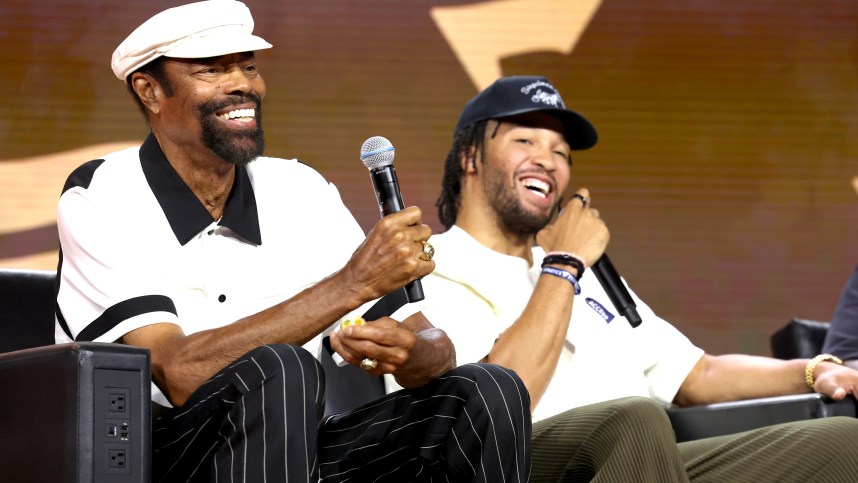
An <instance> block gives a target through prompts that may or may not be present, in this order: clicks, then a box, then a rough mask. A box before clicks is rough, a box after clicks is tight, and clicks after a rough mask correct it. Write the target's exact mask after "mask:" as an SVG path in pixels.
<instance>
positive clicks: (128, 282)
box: [57, 0, 530, 482]
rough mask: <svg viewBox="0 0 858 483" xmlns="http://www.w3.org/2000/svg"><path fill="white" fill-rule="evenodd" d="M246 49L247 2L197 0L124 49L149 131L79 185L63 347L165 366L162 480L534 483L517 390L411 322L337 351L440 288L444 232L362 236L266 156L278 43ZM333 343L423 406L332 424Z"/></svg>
mask: <svg viewBox="0 0 858 483" xmlns="http://www.w3.org/2000/svg"><path fill="white" fill-rule="evenodd" d="M252 30H253V19H252V17H251V15H250V12H249V10H248V9H247V7H246V6H245V5H244V4H243V3H240V2H236V1H233V0H212V1H206V2H198V3H193V4H189V5H183V6H180V7H176V8H172V9H168V10H165V11H164V12H161V13H159V14H157V15H155V16H154V17H152V18H151V19H149V20H148V21H147V22H145V23H144V24H143V25H141V26H140V27H139V28H137V29H136V30H135V31H134V32H133V33H131V35H129V36H128V38H126V39H125V41H123V42H122V44H121V45H120V46H119V47H118V48H117V49H116V51H115V52H114V55H113V60H112V67H113V71H114V73H115V74H116V76H117V77H118V78H119V79H120V80H122V81H124V82H126V83H127V85H128V89H129V90H130V91H131V93H132V95H133V96H134V98H135V100H136V102H137V103H138V106H139V107H140V109H141V110H142V111H143V113H144V116H145V117H146V120H147V122H148V124H149V126H150V128H151V134H150V136H149V137H148V138H147V139H146V140H145V142H144V143H143V145H142V146H141V147H140V148H139V149H138V148H133V149H127V150H124V151H120V152H116V153H111V154H108V155H107V156H105V157H104V158H102V159H99V160H95V161H91V162H88V163H86V164H84V165H83V166H81V167H80V168H78V169H77V170H75V171H74V172H73V173H72V174H71V176H70V177H69V179H68V181H67V183H66V186H65V187H64V190H63V194H62V196H61V198H60V202H59V207H58V228H59V234H60V242H61V254H60V264H59V267H58V276H59V286H58V294H57V308H58V310H57V341H58V342H70V341H72V340H75V341H100V342H115V341H118V342H122V343H125V344H130V345H136V346H140V347H145V348H148V349H149V350H150V351H151V357H152V374H153V380H154V383H155V386H154V387H153V396H154V399H155V400H156V401H157V402H160V403H162V404H164V405H173V406H174V407H173V408H172V409H170V410H168V411H167V412H166V413H165V414H163V415H162V416H161V417H160V418H158V419H157V420H155V421H154V422H153V434H152V462H153V465H152V466H153V470H152V473H153V474H152V481H272V482H275V481H276V482H283V481H292V482H304V481H316V480H318V479H320V478H321V479H323V480H324V481H330V482H336V481H346V480H348V481H424V480H425V481H429V480H431V479H433V478H434V479H436V480H438V481H442V480H444V481H481V482H483V481H510V482H511V481H516V482H523V481H527V478H528V475H529V464H530V459H529V442H530V420H529V418H528V417H527V407H528V406H529V399H528V396H527V391H526V390H525V389H524V387H523V386H522V384H521V381H520V380H519V379H518V378H517V377H516V376H515V375H514V374H513V373H511V372H510V371H508V370H506V369H503V368H500V367H498V366H494V365H488V364H479V365H477V364H474V365H469V366H467V367H460V368H454V366H455V352H454V350H453V347H452V345H451V343H450V341H449V339H448V338H447V336H446V335H445V334H444V333H443V332H442V331H440V330H438V329H435V328H434V327H432V325H431V324H430V323H429V322H428V320H426V318H425V317H424V316H423V315H422V314H421V313H419V312H417V310H411V311H410V313H408V314H406V315H403V317H402V318H401V319H399V320H401V321H402V322H401V323H400V322H398V321H397V320H394V319H391V318H389V317H382V318H380V319H379V320H376V321H370V322H369V323H368V324H367V325H355V326H349V327H346V328H344V329H343V330H341V331H339V332H331V331H332V330H333V327H337V322H338V321H339V320H340V319H342V318H350V317H353V316H355V315H361V314H363V313H364V311H365V310H366V309H367V308H368V307H369V305H370V304H372V303H373V301H374V300H375V299H377V298H378V297H381V296H383V295H384V294H386V293H389V292H391V291H394V290H398V289H400V288H401V287H403V286H404V285H405V284H407V283H408V282H410V281H412V280H414V279H416V278H419V277H423V276H425V275H426V274H428V273H429V272H431V271H432V268H433V267H434V264H433V262H432V260H431V257H429V256H426V255H425V254H424V246H425V245H426V243H425V242H426V239H427V238H428V237H429V235H430V229H429V227H428V226H427V225H425V224H423V223H422V221H421V212H420V210H419V209H417V208H416V207H410V208H406V209H405V210H402V211H401V212H399V213H395V214H393V215H390V216H387V217H385V218H384V219H383V220H382V221H380V222H379V223H378V224H376V226H375V227H374V229H373V230H372V232H371V233H370V235H369V236H368V237H364V234H363V232H362V230H361V229H360V227H359V225H358V224H357V222H356V221H355V220H354V218H353V217H352V216H351V214H350V213H349V212H348V210H347V209H346V208H345V206H343V204H342V201H341V200H340V198H339V195H338V193H337V191H336V189H335V188H334V187H333V186H332V185H330V184H329V183H327V182H326V181H325V180H324V179H323V178H322V177H321V176H320V175H319V174H318V173H316V172H315V171H314V170H313V169H312V168H310V167H308V166H306V165H304V164H302V163H300V162H298V161H297V160H286V159H276V158H270V157H265V156H262V149H263V144H264V143H263V135H262V127H261V120H262V114H261V110H262V99H263V97H264V95H265V91H266V87H265V82H264V81H263V80H262V77H261V76H260V74H259V72H258V70H257V66H256V60H255V57H254V54H253V52H254V51H256V50H259V49H266V48H269V47H271V45H270V44H269V43H268V42H266V41H264V40H263V39H261V38H259V37H257V36H254V35H252ZM308 199H311V200H313V202H312V203H310V204H308V203H307V202H306V201H307V200H308ZM379 253H383V254H386V256H383V257H381V256H378V254H379ZM329 332H331V342H332V346H333V347H334V349H335V350H337V352H338V353H340V354H341V355H342V356H343V358H344V360H345V361H346V362H349V363H351V364H354V365H359V366H360V367H361V368H363V369H365V370H367V371H369V372H370V373H372V374H376V375H378V374H382V373H388V374H392V375H393V376H394V377H395V378H396V379H397V381H399V382H400V383H402V384H403V385H404V386H406V387H408V388H409V389H407V390H405V391H402V392H401V393H398V394H395V395H391V396H388V397H386V398H384V399H380V400H378V401H375V402H374V403H372V404H370V405H367V406H364V407H362V408H360V409H358V410H355V411H352V412H348V413H341V414H337V415H333V416H331V417H329V418H327V419H325V420H324V421H321V420H320V419H321V416H322V414H323V413H322V410H323V405H324V394H325V391H324V377H323V373H322V372H321V367H320V365H319V364H318V362H317V361H316V359H315V358H314V357H313V355H311V353H310V352H308V351H307V350H305V349H303V348H301V347H300V345H301V344H305V343H306V344H307V347H308V348H312V349H313V350H314V351H315V350H316V347H318V341H319V340H320V338H321V336H322V335H324V334H327V333H329Z"/></svg>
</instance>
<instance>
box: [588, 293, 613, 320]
mask: <svg viewBox="0 0 858 483" xmlns="http://www.w3.org/2000/svg"><path fill="white" fill-rule="evenodd" d="M585 301H586V302H587V305H589V306H590V308H592V309H593V310H595V311H596V313H597V314H599V315H600V316H601V317H602V318H603V319H605V322H607V323H609V324H610V323H611V321H612V320H614V314H612V313H610V312H608V310H607V309H606V308H605V306H603V305H602V304H600V303H599V302H596V301H595V300H593V299H591V298H590V297H587V298H586V299H585Z"/></svg>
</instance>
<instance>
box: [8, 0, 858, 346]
mask: <svg viewBox="0 0 858 483" xmlns="http://www.w3.org/2000/svg"><path fill="white" fill-rule="evenodd" d="M179 3H182V2H177V1H174V0H172V1H167V0H149V1H146V2H127V1H126V0H87V1H85V2H84V1H72V0H3V2H0V43H2V45H3V48H2V49H0V66H2V67H0V85H2V92H3V94H2V97H3V101H2V102H0V266H6V267H28V268H54V267H55V266H56V249H57V239H56V229H55V211H54V208H55V203H56V200H57V198H58V196H59V194H60V190H61V188H62V184H63V181H64V179H65V176H66V175H67V173H68V172H69V171H70V170H71V169H73V168H74V167H75V166H77V165H78V164H80V163H82V162H84V161H87V160H90V159H94V158H98V157H99V156H100V155H102V154H104V153H107V152H110V151H113V150H116V149H118V148H121V147H125V146H128V145H132V144H138V143H139V142H140V141H141V140H142V139H143V138H144V137H145V136H146V134H147V130H146V128H145V125H144V122H143V120H142V117H141V116H140V114H139V112H138V111H137V109H136V107H135V106H134V104H133V102H132V100H131V98H130V97H129V95H128V93H127V92H126V90H125V86H124V85H123V83H122V82H120V81H118V80H117V79H116V78H115V77H114V76H113V74H112V72H111V71H110V56H111V53H112V52H113V49H114V48H115V47H116V45H118V43H119V42H120V41H121V40H122V39H123V38H124V37H125V36H126V35H127V34H128V33H129V32H130V31H131V30H132V29H133V28H134V27H136V26H137V25H138V24H139V23H140V22H141V21H143V20H144V19H145V18H148V17H149V16H150V15H152V14H154V13H156V12H158V11H160V10H162V9H164V8H167V7H171V6H175V5H178V4H179ZM246 3H247V4H248V6H249V7H250V8H251V11H252V12H253V14H254V17H255V19H256V30H255V32H256V33H258V34H259V35H261V36H262V37H264V38H265V39H267V40H269V41H270V42H271V43H273V44H274V49H271V50H268V51H264V52H260V53H259V54H258V58H259V61H260V69H261V72H262V74H263V76H264V77H265V79H266V81H267V83H268V95H267V97H266V98H265V103H264V114H265V116H264V126H265V134H266V138H267V154H270V155H276V156H281V157H298V158H299V159H301V160H303V161H304V162H306V163H308V164H310V165H312V166H314V167H315V168H317V169H318V170H319V171H320V172H321V173H322V174H323V175H325V176H326V177H327V178H328V179H329V180H331V181H332V182H334V183H336V184H337V185H338V187H339V189H340V192H341V194H342V196H343V198H344V200H345V202H346V203H347V204H348V205H349V206H350V207H351V209H352V211H353V212H354V213H355V215H356V216H357V218H358V220H359V221H360V222H361V224H362V225H363V227H364V229H365V230H369V229H370V228H371V227H372V225H373V223H374V222H375V221H376V220H377V218H378V216H379V215H378V209H377V207H376V203H375V200H374V196H373V194H372V188H371V184H370V180H369V176H368V174H367V170H366V168H364V166H363V165H362V164H361V162H360V161H359V159H358V154H359V151H360V146H361V144H362V142H363V141H364V140H365V139H366V138H368V137H370V136H373V135H383V136H385V137H387V138H388V139H390V140H391V141H392V143H393V144H394V146H395V147H396V168H397V172H398V174H399V179H400V183H401V185H402V193H403V198H404V199H405V202H406V204H416V205H419V206H420V207H422V208H423V210H424V212H425V215H426V219H427V220H428V222H429V223H430V224H431V225H432V226H433V228H434V229H436V230H437V229H439V228H440V225H439V224H438V222H437V216H436V214H435V211H434V202H435V198H436V197H437V194H438V192H439V183H440V178H441V174H440V173H441V165H442V161H443V158H444V156H445V154H446V151H447V147H448V145H449V143H450V141H451V131H452V128H453V125H454V124H455V121H456V119H457V116H458V113H459V111H460V109H461V107H462V105H463V104H464V102H465V101H466V100H467V99H469V98H470V97H471V96H473V95H474V94H475V93H476V92H477V91H478V90H479V89H480V88H482V87H485V86H486V85H488V84H489V83H491V82H492V81H493V80H494V79H495V78H497V77H498V76H500V75H512V74H544V75H547V76H548V77H549V78H550V79H551V80H552V81H553V82H554V83H555V84H556V85H557V86H558V87H559V89H560V91H561V92H562V94H563V95H564V97H565V99H566V101H567V104H568V105H569V106H570V107H572V108H573V109H576V110H579V111H580V112H582V113H583V114H585V115H586V116H587V117H588V118H589V119H590V120H591V121H592V122H593V123H594V124H595V126H596V127H597V129H598V130H599V133H600V137H601V140H600V142H599V144H598V145H597V146H596V147H595V148H594V149H592V150H590V151H584V152H579V153H577V155H576V156H575V164H574V169H573V172H572V175H573V179H572V182H573V185H574V186H575V187H578V186H587V187H588V188H590V190H591V191H592V195H593V199H594V206H595V207H598V209H599V210H600V212H601V214H602V217H603V218H604V219H605V220H606V221H607V223H608V226H609V227H610V229H611V232H612V240H611V244H610V247H609V252H610V253H611V257H612V259H613V261H614V263H615V265H616V266H617V267H618V268H619V270H620V272H621V273H622V274H623V276H624V277H625V278H626V279H627V280H628V281H630V283H631V285H632V287H633V288H634V289H635V290H636V291H637V292H638V294H640V295H641V296H642V297H643V298H644V300H646V301H648V303H649V304H650V305H652V306H653V307H654V309H655V310H656V312H657V313H660V314H661V315H662V316H663V317H665V318H666V319H668V320H670V321H672V322H673V323H674V324H675V325H677V326H678V327H679V328H681V329H682V330H683V331H684V332H685V333H686V334H688V335H689V336H690V337H691V338H692V340H693V341H695V342H696V343H697V344H698V345H701V346H702V347H704V348H705V349H707V350H709V351H712V352H724V351H742V352H749V353H758V354H766V353H768V351H769V349H768V338H769V335H770V334H771V333H772V332H773V331H774V330H776V329H777V328H779V327H780V326H781V325H783V324H784V323H785V322H786V321H787V320H788V319H789V318H790V317H792V316H799V317H805V318H815V319H821V320H827V319H828V318H830V316H831V312H832V310H833V308H834V305H835V303H836V300H837V297H838V295H839V293H840V290H841V288H842V285H843V283H844V282H845V281H846V279H847V277H848V276H849V274H850V272H851V270H852V269H853V267H854V266H855V264H856V262H858V250H856V244H855V241H856V234H858V233H856V232H858V224H856V214H858V213H856V208H858V198H856V193H855V191H854V189H853V188H852V186H851V179H852V178H853V177H854V176H855V175H858V136H856V133H858V28H856V27H858V2H854V1H851V0H813V1H810V0H755V1H752V2H748V1H744V0H717V1H716V0H708V1H705V0H647V1H643V0H490V1H483V2H469V1H467V0H457V1H445V0H407V1H402V0H247V1H246ZM128 202H129V203H133V200H128ZM307 202H308V203H312V200H307ZM283 208H284V210H285V209H300V207H283ZM319 223H324V220H319ZM141 230H145V227H141ZM248 276H252V274H248ZM428 295H429V296H431V294H428ZM617 356H621V354H617Z"/></svg>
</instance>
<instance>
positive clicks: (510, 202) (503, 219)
mask: <svg viewBox="0 0 858 483" xmlns="http://www.w3.org/2000/svg"><path fill="white" fill-rule="evenodd" d="M483 169H484V170H485V171H484V173H485V177H484V178H483V186H484V189H485V190H486V192H487V193H489V194H490V196H491V197H492V199H491V203H492V206H494V211H495V214H496V216H497V218H498V223H499V224H500V226H501V229H503V230H504V231H506V232H507V233H514V234H516V235H519V236H520V235H535V234H536V233H537V232H538V231H539V230H541V229H543V228H545V226H546V225H547V224H548V222H550V221H551V214H552V213H553V212H554V210H550V211H549V212H548V214H546V215H541V214H539V213H534V212H533V211H532V210H531V211H529V210H527V209H525V208H524V207H523V206H522V204H521V200H520V199H518V198H517V197H516V196H515V194H514V193H515V186H509V185H508V184H507V183H508V181H507V180H505V179H503V178H502V177H500V176H499V175H497V174H496V172H494V171H491V170H490V169H489V167H488V166H487V165H485V164H483Z"/></svg>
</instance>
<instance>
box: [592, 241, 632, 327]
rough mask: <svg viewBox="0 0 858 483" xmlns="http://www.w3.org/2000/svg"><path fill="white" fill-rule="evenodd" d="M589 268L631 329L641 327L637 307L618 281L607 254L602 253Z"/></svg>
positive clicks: (624, 287)
mask: <svg viewBox="0 0 858 483" xmlns="http://www.w3.org/2000/svg"><path fill="white" fill-rule="evenodd" d="M591 268H592V269H593V275H595V276H596V278H597V279H599V284H600V285H602V288H603V289H605V293H607V294H608V298H609V299H611V302H612V303H613V304H614V307H616V308H617V310H618V311H619V312H620V314H622V315H623V316H625V318H626V320H628V321H629V324H631V325H632V327H637V326H639V325H641V322H642V320H641V316H640V315H638V310H637V305H635V301H634V300H632V296H631V294H630V293H629V290H628V289H627V288H626V286H625V285H624V284H623V281H622V280H620V274H619V273H617V269H616V268H614V264H613V263H611V259H610V258H608V254H607V253H603V254H602V258H600V259H598V260H596V263H594V264H593V266H592V267H591Z"/></svg>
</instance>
